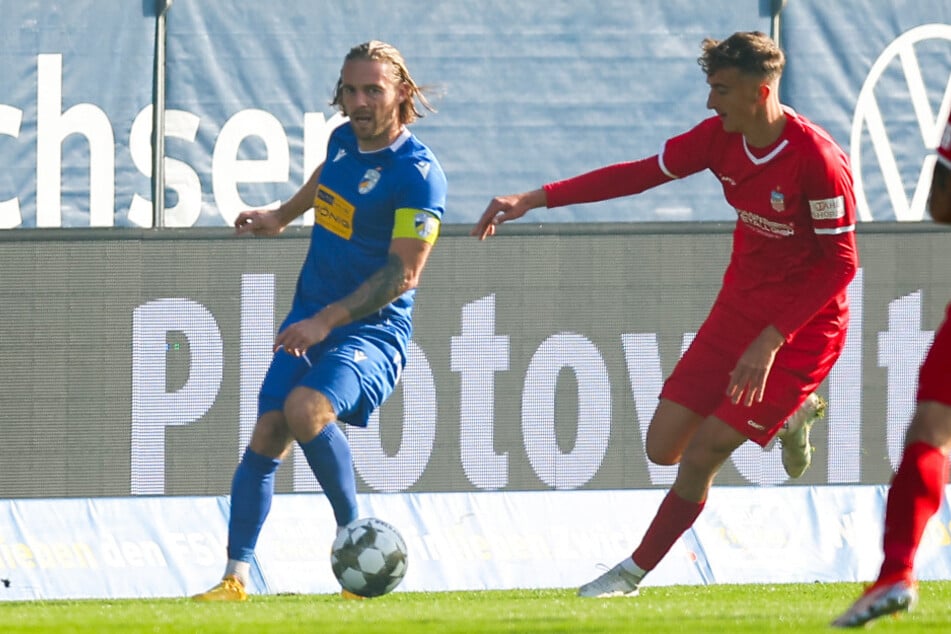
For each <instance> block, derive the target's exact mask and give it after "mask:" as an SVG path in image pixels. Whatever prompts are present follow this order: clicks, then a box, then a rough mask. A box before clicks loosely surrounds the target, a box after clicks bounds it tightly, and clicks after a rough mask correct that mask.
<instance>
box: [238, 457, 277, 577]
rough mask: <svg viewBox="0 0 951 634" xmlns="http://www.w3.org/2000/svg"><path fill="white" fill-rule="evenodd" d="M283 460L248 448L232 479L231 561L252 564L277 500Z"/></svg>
mask: <svg viewBox="0 0 951 634" xmlns="http://www.w3.org/2000/svg"><path fill="white" fill-rule="evenodd" d="M280 464H281V461H280V460H278V459H276V458H268V457H267V456H262V455H261V454H259V453H255V452H253V451H251V448H250V447H248V448H247V449H245V450H244V456H243V457H242V458H241V462H240V463H238V468H237V469H236V470H235V472H234V478H233V479H232V480H231V517H230V519H229V520H228V558H229V559H236V560H238V561H251V559H252V558H253V556H254V546H255V545H256V544H257V543H258V535H260V534H261V527H262V526H264V519H265V518H266V517H267V514H268V511H270V510H271V498H273V497H274V473H275V472H276V471H277V468H278V466H279V465H280Z"/></svg>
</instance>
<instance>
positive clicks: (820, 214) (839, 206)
mask: <svg viewBox="0 0 951 634" xmlns="http://www.w3.org/2000/svg"><path fill="white" fill-rule="evenodd" d="M809 211H810V212H811V213H812V219H813V220H836V219H838V218H844V217H845V197H843V196H836V197H835V198H823V199H822V200H810V201H809Z"/></svg>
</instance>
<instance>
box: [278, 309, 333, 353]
mask: <svg viewBox="0 0 951 634" xmlns="http://www.w3.org/2000/svg"><path fill="white" fill-rule="evenodd" d="M331 330H332V329H331V328H330V327H329V326H328V325H326V324H325V323H324V320H323V319H321V318H320V314H319V313H318V314H317V315H314V316H313V317H310V318H308V319H302V320H300V321H298V322H295V323H293V324H291V325H290V326H288V327H287V328H285V329H284V330H282V331H281V332H280V333H278V335H277V337H276V338H275V339H274V352H277V351H278V350H280V349H282V348H283V349H284V351H285V352H287V353H288V354H292V355H294V356H295V357H303V356H304V355H305V354H306V353H307V349H308V348H310V347H311V346H313V345H315V344H318V343H320V342H321V341H323V340H324V339H326V338H327V335H329V334H330V331H331Z"/></svg>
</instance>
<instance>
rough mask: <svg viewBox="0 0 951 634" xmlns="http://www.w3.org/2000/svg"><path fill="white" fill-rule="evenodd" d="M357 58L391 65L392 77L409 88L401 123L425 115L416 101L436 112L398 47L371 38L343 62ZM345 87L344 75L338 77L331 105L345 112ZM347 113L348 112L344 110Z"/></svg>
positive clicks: (401, 108) (358, 46)
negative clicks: (343, 98) (343, 101)
mask: <svg viewBox="0 0 951 634" xmlns="http://www.w3.org/2000/svg"><path fill="white" fill-rule="evenodd" d="M355 59H364V60H371V61H375V62H384V63H387V64H389V65H390V68H391V69H392V78H393V81H394V82H395V83H396V84H404V85H405V86H407V87H408V88H409V98H408V99H406V100H405V101H403V103H401V104H400V123H402V124H404V125H406V124H409V123H412V122H414V121H416V120H417V119H419V118H420V117H423V116H425V115H424V114H423V113H422V112H420V111H419V110H418V109H417V108H416V102H417V101H419V103H420V104H422V106H423V108H425V109H426V110H429V111H430V112H436V109H435V108H434V107H433V106H432V105H431V104H430V103H429V101H428V100H427V99H426V95H424V94H423V90H424V89H423V88H422V87H420V86H417V85H416V82H415V81H413V77H412V76H411V75H410V74H409V70H408V69H407V68H406V61H405V60H404V59H403V55H402V54H401V53H400V52H399V50H397V48H396V47H395V46H393V45H391V44H387V43H386V42H381V41H379V40H370V41H369V42H364V43H363V44H358V45H356V46H354V47H353V48H351V49H350V52H349V53H347V56H346V57H345V58H344V60H343V62H344V64H346V63H347V62H349V61H351V60H355ZM342 89H343V76H342V74H341V77H340V78H339V79H337V87H336V89H334V98H333V101H331V102H330V105H332V106H337V108H339V109H340V111H341V112H343V103H342V102H341V94H340V93H341V90H342ZM343 113H344V114H346V112H343Z"/></svg>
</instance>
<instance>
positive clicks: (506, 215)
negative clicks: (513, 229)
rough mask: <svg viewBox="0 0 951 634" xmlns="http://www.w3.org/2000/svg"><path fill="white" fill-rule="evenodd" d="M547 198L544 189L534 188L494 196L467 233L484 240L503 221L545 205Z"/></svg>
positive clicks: (492, 234)
mask: <svg viewBox="0 0 951 634" xmlns="http://www.w3.org/2000/svg"><path fill="white" fill-rule="evenodd" d="M547 205H548V199H547V197H546V195H545V190H544V189H534V190H532V191H530V192H524V193H522V194H512V195H510V196H496V197H495V198H493V199H492V200H490V201H489V206H488V207H486V208H485V211H484V212H482V217H481V218H479V221H478V222H477V223H476V225H475V226H474V227H473V228H472V231H471V232H470V233H469V235H473V236H476V237H478V238H479V239H480V240H485V239H486V238H488V237H489V236H494V235H495V228H496V227H497V226H498V225H500V224H502V223H503V222H508V221H509V220H515V219H516V218H521V217H522V216H524V215H525V214H526V213H528V211H529V210H531V209H535V208H536V207H545V206H547Z"/></svg>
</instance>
